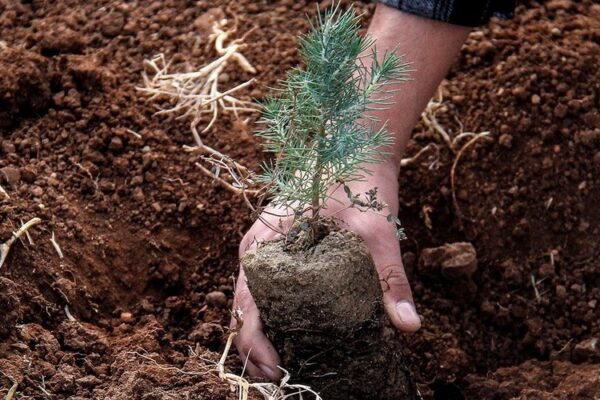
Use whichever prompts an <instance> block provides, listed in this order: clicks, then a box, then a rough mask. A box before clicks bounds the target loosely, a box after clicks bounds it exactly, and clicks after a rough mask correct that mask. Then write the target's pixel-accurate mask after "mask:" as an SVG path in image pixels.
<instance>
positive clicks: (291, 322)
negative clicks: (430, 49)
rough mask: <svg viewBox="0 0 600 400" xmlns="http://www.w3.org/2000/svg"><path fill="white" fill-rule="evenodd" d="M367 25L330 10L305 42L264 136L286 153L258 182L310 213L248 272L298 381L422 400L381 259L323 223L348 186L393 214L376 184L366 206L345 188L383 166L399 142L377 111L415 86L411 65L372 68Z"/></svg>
mask: <svg viewBox="0 0 600 400" xmlns="http://www.w3.org/2000/svg"><path fill="white" fill-rule="evenodd" d="M359 27H360V25H359V21H358V18H357V17H356V15H355V14H354V13H353V11H352V10H350V11H347V12H344V13H339V12H338V9H337V6H335V7H334V8H333V9H332V10H331V11H329V12H327V13H326V14H325V15H324V16H323V15H321V14H320V13H319V14H318V21H317V24H316V25H315V26H314V27H313V30H312V32H311V33H310V34H309V35H307V36H306V37H303V38H301V40H300V43H301V49H300V52H301V55H302V58H303V61H304V64H305V67H304V69H294V70H293V71H292V72H290V73H289V75H288V77H287V80H285V81H284V82H282V84H281V87H280V91H279V96H278V97H277V98H273V99H270V100H269V101H268V102H267V103H266V104H265V110H264V118H263V122H265V124H266V128H265V129H264V130H263V131H261V132H259V133H258V135H259V136H260V137H262V138H263V139H264V140H265V144H264V145H265V149H266V150H267V151H269V152H272V153H274V154H276V158H275V161H274V162H273V163H272V164H266V165H265V166H264V173H263V174H262V175H260V176H258V177H257V180H258V181H259V182H263V183H265V184H267V188H268V190H269V191H270V194H271V195H272V203H274V204H275V205H278V206H281V207H289V208H292V209H293V211H294V215H295V216H302V217H301V219H300V220H298V221H296V223H295V224H294V225H293V226H292V228H291V230H290V232H288V234H287V235H286V239H285V240H279V241H275V242H270V243H259V245H258V247H257V248H256V249H254V250H251V251H249V252H247V253H246V255H245V256H244V257H243V259H242V266H243V268H244V270H245V272H246V276H247V279H248V287H249V289H250V292H251V293H252V295H253V297H254V300H255V301H256V304H257V306H258V309H259V311H260V315H261V319H262V320H263V322H264V327H265V331H266V334H267V335H268V337H269V338H270V339H271V341H272V342H273V344H274V345H275V347H276V349H277V351H278V352H279V354H280V355H281V357H282V361H283V365H282V367H283V368H286V369H288V370H289V371H290V372H291V373H292V376H294V377H295V379H297V380H298V381H299V382H302V383H310V384H311V385H313V386H314V387H313V388H314V389H315V390H317V391H320V392H321V394H322V395H323V398H324V399H326V400H337V399H339V400H341V399H344V400H348V399H356V400H411V399H413V398H414V397H415V395H414V393H415V391H414V388H413V385H412V383H411V379H410V375H409V373H408V370H407V369H406V366H405V364H404V363H403V359H402V354H401V351H400V348H399V345H398V343H399V342H398V340H397V335H398V333H397V332H396V330H395V329H393V328H392V327H391V325H390V323H389V321H388V319H387V317H386V315H385V312H384V307H383V304H382V293H381V288H380V285H379V279H378V277H377V273H376V271H375V267H374V265H373V260H372V258H371V256H370V254H369V252H368V250H367V248H366V247H365V245H364V244H363V242H362V240H361V239H360V238H359V237H358V236H356V235H355V234H353V233H351V232H348V231H344V230H342V229H340V228H338V227H337V226H336V225H335V223H334V222H333V221H331V220H328V219H327V218H324V217H323V214H324V212H323V211H324V210H325V209H326V208H327V205H328V204H327V202H328V200H329V199H330V198H329V196H330V195H331V192H330V189H331V188H332V187H334V186H336V187H339V186H340V184H341V185H344V188H345V190H346V194H347V195H348V203H349V204H348V206H349V207H357V208H361V210H362V211H381V210H382V209H383V208H384V207H383V206H382V205H381V203H379V202H377V201H376V199H375V196H376V188H373V190H371V191H369V192H367V194H366V195H367V201H362V200H361V199H359V197H358V195H356V194H353V193H351V192H350V189H349V188H348V187H347V186H346V185H345V183H346V182H350V181H353V180H358V179H361V178H362V177H364V176H366V174H368V173H369V172H368V171H366V170H365V169H364V165H367V164H372V163H376V162H381V161H382V160H383V158H384V152H383V149H384V148H385V147H386V146H388V145H390V144H391V140H390V139H389V136H388V135H387V132H386V130H385V127H383V128H380V129H375V126H376V123H377V122H378V121H376V120H374V119H372V118H370V117H369V116H368V112H369V111H370V110H372V109H373V108H372V107H373V106H380V107H381V106H385V104H386V101H387V100H388V99H389V97H386V92H385V91H384V90H382V89H383V88H384V87H385V86H386V85H387V84H389V83H393V82H400V81H402V80H404V79H405V77H406V68H405V67H406V64H401V63H400V59H399V58H398V57H397V56H396V55H394V54H389V55H385V56H384V57H383V60H380V59H379V58H378V56H377V53H376V52H375V51H372V53H371V55H370V62H369V63H368V64H369V65H368V66H366V65H365V63H364V62H363V60H362V57H363V53H364V52H365V51H367V50H368V49H369V48H370V47H372V45H373V42H372V41H371V40H370V39H368V38H362V37H360V36H359V35H358V30H359ZM374 94H377V96H373V95H374ZM384 126H385V125H384ZM338 200H339V199H338ZM307 208H310V210H311V213H310V216H306V214H305V211H306V209H307ZM373 217H374V218H378V217H377V216H375V215H374V216H373ZM394 218H395V217H394ZM394 218H388V220H389V221H397V218H395V219H394ZM382 223H385V222H384V221H382Z"/></svg>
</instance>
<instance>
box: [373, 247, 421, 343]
mask: <svg viewBox="0 0 600 400" xmlns="http://www.w3.org/2000/svg"><path fill="white" fill-rule="evenodd" d="M389 250H390V249H388V252H385V253H383V254H385V256H383V257H377V255H378V254H377V253H373V261H375V266H376V268H377V273H378V274H379V281H380V282H381V289H382V290H383V305H384V307H385V310H386V312H387V314H388V316H389V318H390V320H391V321H392V324H393V325H394V326H395V327H396V328H397V329H398V330H400V331H402V332H416V331H417V330H419V328H420V327H421V318H420V317H419V315H418V314H417V311H416V309H415V304H414V302H413V298H412V292H411V290H410V284H409V283H408V279H407V277H406V273H405V272H404V266H403V265H402V258H401V256H400V249H399V248H398V249H397V251H394V252H390V251H389ZM394 253H395V254H394ZM380 254H381V253H380Z"/></svg>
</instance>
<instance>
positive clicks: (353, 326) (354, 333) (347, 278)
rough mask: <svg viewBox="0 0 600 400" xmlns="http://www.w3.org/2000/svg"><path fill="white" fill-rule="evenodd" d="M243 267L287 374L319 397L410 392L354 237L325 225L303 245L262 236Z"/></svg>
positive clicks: (366, 399)
mask: <svg viewBox="0 0 600 400" xmlns="http://www.w3.org/2000/svg"><path fill="white" fill-rule="evenodd" d="M242 265H243V267H244V270H245V272H246V276H247V279H248V287H249V288H250V291H251V292H252V294H253V296H254V299H255V301H256V304H257V306H258V309H259V311H260V314H261V319H262V321H263V323H264V327H265V332H266V334H267V336H268V337H269V339H270V340H271V341H272V342H273V344H274V345H275V347H276V348H277V350H278V351H279V353H280V355H281V358H282V363H283V365H282V367H283V368H285V369H286V370H289V372H290V373H291V375H292V377H293V379H296V380H297V381H299V382H302V383H305V384H309V385H310V386H311V387H312V388H313V389H315V390H316V391H318V392H319V393H320V395H321V396H322V397H323V398H324V399H331V400H335V399H345V400H349V399H356V400H410V399H414V398H415V397H414V388H413V383H412V380H411V378H410V375H409V372H408V369H407V368H406V365H405V363H404V360H403V357H402V354H401V352H400V346H399V341H398V338H397V335H398V333H397V332H396V330H395V329H393V328H392V327H391V325H390V324H389V321H388V319H387V316H386V315H385V312H384V308H383V304H382V299H381V287H380V284H379V280H378V277H377V275H376V272H375V268H374V265H373V261H372V259H371V256H370V254H369V252H368V250H367V249H366V247H365V246H364V244H363V243H362V240H361V239H360V238H359V237H358V236H356V235H355V234H353V233H351V232H348V231H345V230H338V229H336V228H332V229H331V230H330V231H328V232H326V233H325V236H324V237H323V238H322V239H321V240H320V241H319V242H318V243H316V244H315V245H314V246H313V247H310V248H308V249H304V250H290V248H289V247H288V246H286V243H285V242H284V241H277V242H269V243H265V244H264V245H260V246H259V247H258V248H257V249H255V250H252V251H250V252H248V253H246V255H245V256H244V258H243V259H242Z"/></svg>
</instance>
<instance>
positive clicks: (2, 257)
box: [0, 218, 42, 268]
mask: <svg viewBox="0 0 600 400" xmlns="http://www.w3.org/2000/svg"><path fill="white" fill-rule="evenodd" d="M40 222H42V220H41V219H40V218H32V219H30V220H29V221H28V222H27V223H25V224H24V225H22V226H21V227H20V228H19V229H18V230H17V231H16V232H13V234H12V236H11V238H10V239H8V240H7V241H6V242H4V243H3V244H2V245H0V268H2V265H4V261H6V257H7V256H8V252H9V251H10V248H11V247H12V245H13V244H14V243H15V242H16V241H17V240H18V239H20V238H21V236H23V235H24V234H25V233H27V230H29V229H30V228H31V227H32V226H34V225H37V224H39V223H40Z"/></svg>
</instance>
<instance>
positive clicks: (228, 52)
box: [137, 19, 258, 147]
mask: <svg viewBox="0 0 600 400" xmlns="http://www.w3.org/2000/svg"><path fill="white" fill-rule="evenodd" d="M226 24H227V20H225V19H223V20H221V21H219V22H217V23H215V24H214V25H213V27H212V34H211V35H210V36H209V40H210V42H211V43H212V44H213V46H214V48H215V50H216V51H217V53H218V54H219V56H220V57H219V58H217V59H216V60H214V61H212V62H210V63H209V64H207V65H205V66H204V67H202V68H200V69H199V70H197V71H193V72H184V73H170V72H169V67H170V63H169V62H167V61H166V59H165V56H164V54H158V55H157V56H155V57H153V58H152V59H150V60H146V61H145V64H146V65H147V66H148V67H150V68H151V69H152V71H153V72H154V76H153V77H152V78H149V77H148V75H147V74H146V73H144V74H143V78H144V87H138V88H137V89H138V90H140V91H142V92H144V93H147V94H149V95H151V97H150V98H151V99H156V98H160V97H162V98H165V97H166V98H168V99H171V100H174V101H175V105H174V106H173V107H171V108H166V109H161V110H160V111H158V112H157V114H175V115H177V118H185V117H188V116H191V117H192V122H191V130H192V134H193V136H194V140H195V141H196V144H197V145H198V146H199V147H202V146H204V144H203V143H202V139H201V138H200V135H199V134H198V131H197V127H198V125H199V124H200V120H201V117H202V115H204V114H210V115H212V117H211V120H210V122H209V123H208V124H207V125H206V126H205V127H204V129H203V130H202V133H204V132H207V131H208V130H210V128H212V126H213V125H214V123H215V122H216V120H217V119H218V117H219V111H220V110H222V111H225V112H228V111H231V112H233V113H234V114H235V116H236V117H237V116H238V112H256V111H258V107H257V106H256V105H255V104H253V103H252V102H250V101H244V100H239V99H237V98H236V97H234V96H233V94H234V93H235V92H237V91H239V90H241V89H243V88H245V87H247V86H248V85H250V84H252V83H253V82H254V79H251V80H249V81H247V82H243V83H241V84H239V85H237V86H235V87H233V88H230V89H228V90H225V91H222V90H221V89H220V88H219V83H220V80H221V77H222V75H223V71H224V69H225V67H227V66H228V65H229V64H230V63H235V64H237V65H238V67H240V68H241V69H242V70H244V71H246V72H249V73H251V74H255V73H256V69H255V68H254V67H253V66H252V65H251V64H250V62H249V61H248V60H247V59H246V57H244V55H243V54H242V53H241V50H243V49H244V47H245V46H246V45H245V44H244V43H243V40H242V39H235V40H231V41H230V42H229V43H228V44H227V45H225V41H226V40H227V39H228V38H229V36H230V35H231V33H232V32H231V31H226V30H225V25H226Z"/></svg>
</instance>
